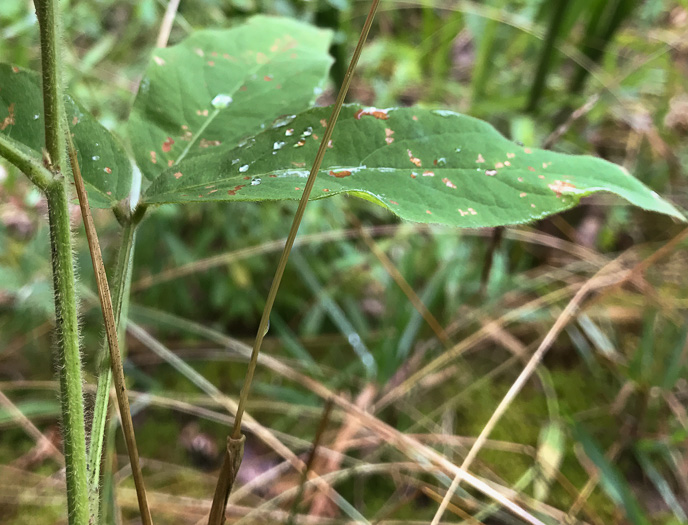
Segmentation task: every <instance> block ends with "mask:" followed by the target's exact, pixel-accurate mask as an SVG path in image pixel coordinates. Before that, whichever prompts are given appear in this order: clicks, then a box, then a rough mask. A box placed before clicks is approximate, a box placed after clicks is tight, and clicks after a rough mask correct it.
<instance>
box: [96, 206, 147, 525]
mask: <svg viewBox="0 0 688 525" xmlns="http://www.w3.org/2000/svg"><path fill="white" fill-rule="evenodd" d="M135 230H136V225H135V224H133V221H132V220H131V218H126V219H125V222H124V227H123V229H122V234H121V235H122V237H121V240H120V248H119V253H118V255H117V265H116V267H115V275H114V298H115V300H114V316H115V323H116V328H117V331H118V333H119V334H122V333H123V332H122V329H121V328H122V327H121V322H120V320H121V317H122V305H123V304H124V298H125V297H126V296H127V292H128V286H127V284H128V282H129V280H130V279H131V263H132V259H133V247H134V238H135ZM124 318H125V319H126V314H125V316H124ZM111 384H112V369H111V365H110V357H109V355H108V342H107V339H106V340H105V341H104V342H103V346H102V349H101V356H100V365H99V369H98V383H97V388H96V399H95V403H94V406H93V420H92V423H91V440H90V443H89V450H88V467H89V470H88V472H89V482H90V487H91V493H90V499H91V502H90V504H91V515H92V516H98V514H99V510H98V507H99V505H100V499H101V497H102V496H99V494H98V492H99V491H98V486H99V483H100V465H101V463H102V460H103V458H102V452H103V440H104V439H105V428H106V424H107V419H108V407H109V401H110V387H111Z"/></svg>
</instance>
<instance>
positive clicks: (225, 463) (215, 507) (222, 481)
mask: <svg viewBox="0 0 688 525" xmlns="http://www.w3.org/2000/svg"><path fill="white" fill-rule="evenodd" d="M378 4H379V0H372V2H371V6H370V11H369V12H368V17H367V18H366V21H365V23H364V24H363V29H362V31H361V36H360V38H359V41H358V44H357V45H356V49H355V50H354V54H353V57H352V58H351V62H350V63H349V68H348V69H347V71H346V73H345V75H344V82H343V84H342V86H341V88H340V89H339V94H338V95H337V100H336V101H335V104H334V108H333V109H332V115H331V116H330V119H329V121H328V123H327V127H326V128H325V133H324V134H323V139H322V141H321V143H320V147H319V148H318V152H317V154H316V156H315V160H314V161H313V166H312V168H311V172H310V174H309V175H308V180H307V181H306V185H305V187H304V190H303V195H302V196H301V200H300V201H299V206H298V208H297V210H296V214H295V216H294V220H293V222H292V226H291V229H290V230H289V235H288V237H287V242H286V244H285V246H284V250H283V251H282V256H281V257H280V261H279V264H278V266H277V270H276V272H275V277H274V279H273V281H272V285H271V287H270V291H269V292H268V297H267V300H266V302H265V308H264V310H263V315H262V317H261V320H260V325H259V326H258V333H257V335H256V339H255V343H254V345H253V351H252V353H251V360H250V361H249V366H248V371H247V372H246V378H245V380H244V386H243V387H242V389H241V396H240V398H239V406H238V408H237V412H236V419H235V421H234V429H233V431H232V439H239V437H240V436H241V419H242V417H243V412H244V407H245V405H246V399H247V397H248V393H249V391H250V389H251V381H252V380H253V374H254V372H255V369H256V364H257V361H258V354H259V352H260V347H261V344H262V342H263V338H264V337H265V334H266V333H267V331H268V324H269V321H270V311H271V310H272V306H273V304H274V302H275V297H276V296H277V290H278V289H279V286H280V283H281V281H282V276H283V275H284V269H285V267H286V265H287V260H288V259H289V254H290V252H291V248H292V246H293V245H294V239H295V238H296V234H297V233H298V229H299V225H300V224H301V219H302V218H303V214H304V212H305V211H306V205H307V204H308V198H309V197H310V194H311V191H312V190H313V185H314V184H315V178H316V176H317V174H318V171H319V170H320V165H321V163H322V160H323V157H324V156H325V151H326V149H327V144H328V142H329V140H330V138H331V137H332V132H333V130H334V126H335V124H336V123H337V118H338V117H339V112H340V111H341V108H342V104H343V103H344V99H345V98H346V94H347V92H348V91H349V85H350V84H351V79H352V77H353V74H354V70H355V69H356V64H357V63H358V59H359V57H360V56H361V51H362V50H363V44H364V43H365V41H366V39H367V38H368V32H369V31H370V28H371V26H372V24H373V18H374V17H375V11H376V10H377V6H378ZM232 464H233V459H232V457H231V456H230V455H229V453H226V454H225V455H224V458H223V460H222V467H221V470H220V475H219V477H218V485H217V487H216V491H215V494H214V496H213V504H212V508H211V511H210V517H209V519H208V525H221V524H222V522H223V521H224V513H225V506H226V504H227V498H228V496H229V492H230V491H231V486H232V484H233V483H234V480H233V479H232V480H228V477H229V476H231V474H232V473H231V465H232Z"/></svg>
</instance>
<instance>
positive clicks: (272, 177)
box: [268, 175, 277, 179]
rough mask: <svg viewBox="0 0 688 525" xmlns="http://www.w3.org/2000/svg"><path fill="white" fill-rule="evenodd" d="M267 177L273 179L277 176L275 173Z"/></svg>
mask: <svg viewBox="0 0 688 525" xmlns="http://www.w3.org/2000/svg"><path fill="white" fill-rule="evenodd" d="M268 177H270V178H271V179H274V178H276V177H277V175H268Z"/></svg>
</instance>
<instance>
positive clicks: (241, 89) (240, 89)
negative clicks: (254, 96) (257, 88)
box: [239, 85, 248, 91]
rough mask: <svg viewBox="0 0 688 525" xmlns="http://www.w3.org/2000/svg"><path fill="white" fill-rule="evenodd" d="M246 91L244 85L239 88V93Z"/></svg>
mask: <svg viewBox="0 0 688 525" xmlns="http://www.w3.org/2000/svg"><path fill="white" fill-rule="evenodd" d="M247 89H248V88H247V87H246V85H243V86H241V87H240V88H239V91H246V90H247Z"/></svg>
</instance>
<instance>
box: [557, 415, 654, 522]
mask: <svg viewBox="0 0 688 525" xmlns="http://www.w3.org/2000/svg"><path fill="white" fill-rule="evenodd" d="M571 430H572V431H573V436H574V438H575V439H576V441H578V443H580V444H581V445H582V446H583V450H584V451H585V454H586V456H588V458H589V459H590V461H592V462H593V463H594V465H595V467H597V469H598V471H599V475H600V485H601V486H602V489H603V490H604V492H605V493H606V494H607V496H609V498H610V499H611V500H612V501H613V502H614V503H616V505H618V506H619V507H620V508H622V509H623V511H624V513H625V514H626V517H627V518H628V520H629V521H630V522H631V523H633V524H634V525H648V524H649V520H648V519H647V516H645V514H644V513H643V511H642V509H641V508H640V505H639V504H638V500H637V498H636V497H635V496H634V494H633V492H632V491H631V488H630V486H629V485H628V482H627V481H626V479H624V477H623V476H622V475H621V473H620V472H619V470H618V469H617V468H616V466H615V465H613V464H612V463H610V462H609V460H607V458H606V457H605V455H604V453H603V451H602V449H601V448H600V446H599V444H598V443H597V441H596V440H595V439H594V438H593V437H592V436H591V435H590V434H588V431H587V430H586V429H585V428H584V427H583V426H582V425H580V424H578V423H573V424H572V426H571Z"/></svg>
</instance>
